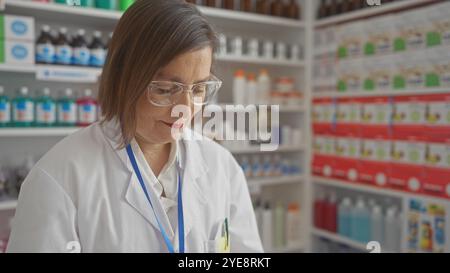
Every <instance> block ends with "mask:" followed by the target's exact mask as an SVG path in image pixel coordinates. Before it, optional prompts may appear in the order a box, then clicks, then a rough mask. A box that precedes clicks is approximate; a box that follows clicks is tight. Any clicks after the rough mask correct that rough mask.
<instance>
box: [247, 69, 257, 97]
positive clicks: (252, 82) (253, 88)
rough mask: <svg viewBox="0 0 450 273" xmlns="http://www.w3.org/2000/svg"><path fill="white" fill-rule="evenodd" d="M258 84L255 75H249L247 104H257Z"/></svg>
mask: <svg viewBox="0 0 450 273" xmlns="http://www.w3.org/2000/svg"><path fill="white" fill-rule="evenodd" d="M257 92H258V84H257V83H256V78H255V74H253V73H249V74H248V76H247V94H248V97H247V99H248V100H247V104H258V93H257Z"/></svg>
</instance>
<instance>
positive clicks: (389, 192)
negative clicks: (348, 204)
mask: <svg viewBox="0 0 450 273" xmlns="http://www.w3.org/2000/svg"><path fill="white" fill-rule="evenodd" d="M312 181H313V183H316V184H320V185H325V186H333V187H338V188H344V189H350V190H357V191H361V192H366V193H372V194H378V195H384V196H390V197H396V198H402V199H407V198H421V199H428V200H435V201H440V202H450V200H449V199H445V198H440V197H434V196H430V195H425V194H415V193H408V192H403V191H398V190H394V189H385V188H380V187H376V186H371V185H364V184H361V183H356V182H348V181H345V180H339V179H334V178H325V177H320V176H313V177H312Z"/></svg>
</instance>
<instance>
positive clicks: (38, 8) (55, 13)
mask: <svg viewBox="0 0 450 273" xmlns="http://www.w3.org/2000/svg"><path fill="white" fill-rule="evenodd" d="M6 8H7V9H8V10H9V11H11V12H13V13H20V14H23V15H29V16H34V17H36V18H49V17H52V18H53V19H54V20H61V19H65V20H66V22H68V23H69V22H79V20H80V17H82V20H83V23H85V24H95V25H105V24H114V23H116V22H117V21H118V20H119V19H120V17H121V16H122V12H120V11H110V10H102V9H96V8H89V7H76V6H69V5H62V4H54V3H39V2H34V1H18V0H6ZM199 9H200V11H201V12H203V13H204V14H205V15H206V16H208V17H211V18H213V19H221V20H227V21H233V22H234V23H236V22H241V23H247V24H250V23H251V24H258V25H261V24H262V25H269V26H275V27H278V28H286V27H287V28H294V29H302V28H304V27H305V24H304V22H302V21H300V20H294V19H286V18H277V17H274V16H268V15H260V14H253V13H248V12H240V11H230V10H224V9H219V8H211V7H202V6H200V7H199Z"/></svg>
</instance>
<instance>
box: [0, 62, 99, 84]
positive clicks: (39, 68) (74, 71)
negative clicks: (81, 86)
mask: <svg viewBox="0 0 450 273" xmlns="http://www.w3.org/2000/svg"><path fill="white" fill-rule="evenodd" d="M0 71H1V72H11V73H23V74H40V75H42V76H43V77H47V76H51V74H53V75H54V74H55V73H56V74H63V75H64V77H65V78H64V81H66V80H68V81H70V78H73V79H75V80H76V81H83V78H86V79H87V81H88V82H91V81H92V79H93V78H98V77H99V76H100V74H101V73H102V69H101V68H95V67H79V66H68V65H40V64H30V65H14V64H0ZM47 74H48V75H47ZM52 77H53V78H52V80H55V79H56V80H58V79H57V76H56V77H55V76H52ZM67 77H69V79H67Z"/></svg>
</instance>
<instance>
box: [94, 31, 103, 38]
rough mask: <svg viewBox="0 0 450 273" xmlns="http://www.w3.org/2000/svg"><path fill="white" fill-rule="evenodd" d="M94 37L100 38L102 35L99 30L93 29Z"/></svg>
mask: <svg viewBox="0 0 450 273" xmlns="http://www.w3.org/2000/svg"><path fill="white" fill-rule="evenodd" d="M94 37H96V38H100V37H102V33H101V32H100V31H98V30H95V31H94Z"/></svg>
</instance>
